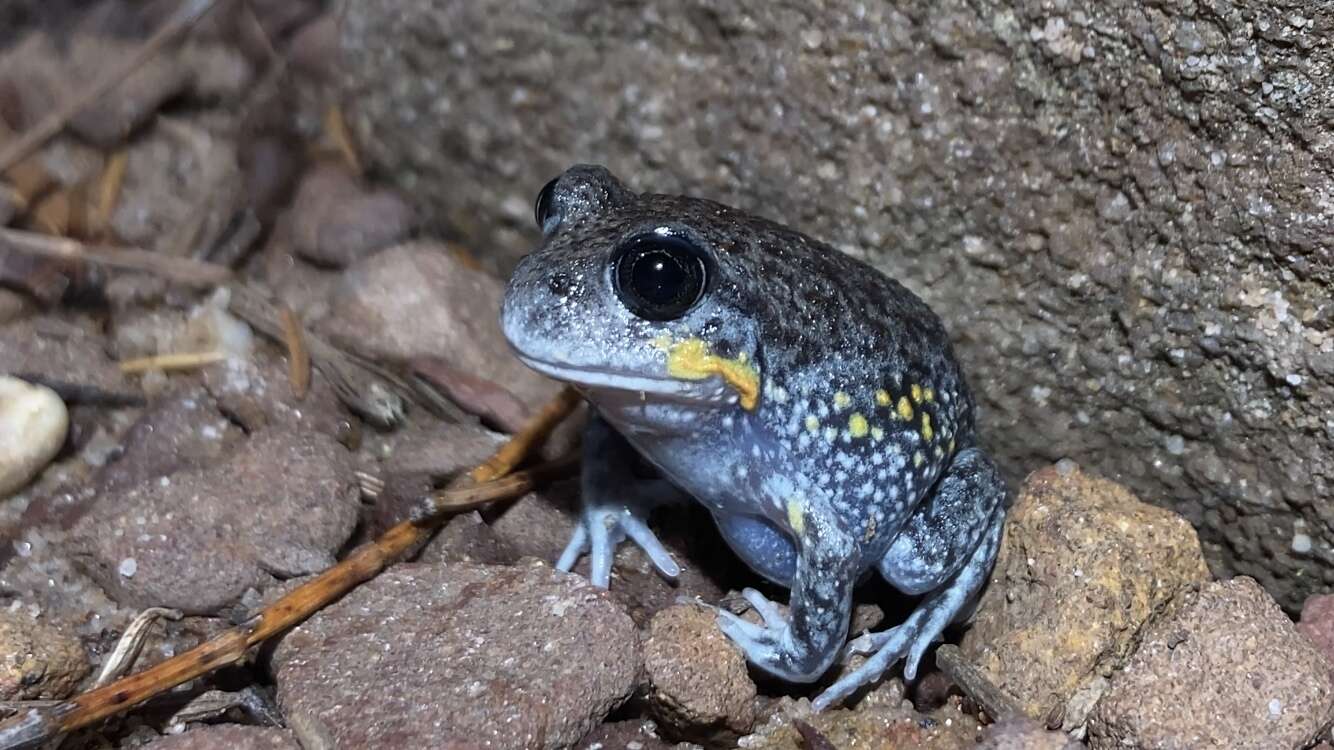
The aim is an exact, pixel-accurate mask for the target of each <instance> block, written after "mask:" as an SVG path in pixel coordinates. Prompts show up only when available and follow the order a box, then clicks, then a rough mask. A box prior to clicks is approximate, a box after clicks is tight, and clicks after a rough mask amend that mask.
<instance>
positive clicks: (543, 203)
mask: <svg viewBox="0 0 1334 750" xmlns="http://www.w3.org/2000/svg"><path fill="white" fill-rule="evenodd" d="M559 179H560V177H553V178H552V179H551V182H548V183H547V184H546V185H544V186H543V187H542V192H540V193H538V194H537V204H536V205H534V206H533V218H535V219H537V228H538V229H541V230H542V231H543V232H545V231H546V230H547V220H548V219H550V218H551V209H552V208H553V207H554V206H553V205H552V197H553V196H554V195H555V193H556V182H557V181H558V180H559Z"/></svg>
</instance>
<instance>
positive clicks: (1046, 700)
mask: <svg viewBox="0 0 1334 750" xmlns="http://www.w3.org/2000/svg"><path fill="white" fill-rule="evenodd" d="M1207 579H1208V570H1207V569H1206V567H1205V564H1204V559H1203V557H1202V556H1201V553H1200V544H1199V541H1198V540H1197V539H1196V537H1195V531H1194V530H1193V529H1191V527H1190V524H1188V523H1186V521H1185V519H1183V518H1180V517H1179V516H1176V515H1175V514H1173V513H1171V512H1170V511H1166V510H1162V509H1160V508H1156V507H1153V506H1151V505H1146V504H1144V503H1142V502H1140V501H1139V500H1137V499H1136V498H1135V497H1134V496H1133V495H1132V494H1131V493H1130V491H1129V490H1127V489H1125V488H1124V487H1121V486H1120V485H1117V484H1115V483H1113V482H1111V481H1108V480H1105V479H1101V478H1099V477H1096V476H1094V475H1092V474H1087V473H1085V472H1083V471H1082V470H1080V469H1079V468H1078V467H1077V466H1075V465H1074V464H1072V463H1065V464H1061V465H1059V466H1057V467H1049V468H1046V469H1043V470H1041V471H1037V472H1034V473H1033V474H1032V475H1031V476H1030V477H1029V478H1028V480H1027V481H1026V482H1025V483H1024V486H1023V487H1022V489H1021V490H1020V492H1019V497H1018V499H1017V500H1016V501H1015V504H1014V506H1013V508H1012V509H1011V510H1010V513H1009V516H1008V518H1007V520H1006V526H1005V539H1004V541H1003V543H1002V545H1001V552H1000V556H999V558H998V560H997V563H996V567H995V570H994V571H993V573H992V576H991V583H990V585H989V586H988V588H987V591H986V593H985V594H984V595H983V597H982V600H981V601H980V603H979V605H978V610H977V613H976V615H975V617H974V622H973V626H972V629H971V630H969V631H968V633H967V634H966V635H965V636H964V639H963V643H962V648H963V652H964V655H965V657H966V658H967V659H968V660H969V661H971V662H973V663H975V664H976V665H977V666H978V667H979V668H980V669H981V670H982V671H983V673H984V674H986V675H987V676H988V677H989V678H990V679H991V680H992V681H993V682H995V683H996V684H997V685H998V686H1000V687H1001V688H1002V689H1004V690H1005V691H1007V692H1009V693H1010V694H1011V695H1013V696H1014V697H1015V698H1017V699H1018V700H1019V703H1020V705H1021V706H1023V708H1024V710H1025V711H1026V712H1027V713H1028V714H1029V715H1030V716H1032V717H1034V718H1037V719H1039V720H1043V721H1045V720H1046V719H1047V717H1048V716H1050V715H1052V713H1053V712H1057V713H1059V714H1060V715H1061V716H1063V717H1064V727H1065V728H1066V729H1070V728H1074V727H1078V726H1080V725H1082V724H1083V721H1084V717H1085V716H1086V715H1087V713H1088V710H1089V709H1090V708H1091V707H1092V704H1093V702H1094V701H1096V700H1097V697H1098V694H1099V693H1100V691H1101V690H1103V689H1105V688H1106V675H1107V674H1108V673H1109V672H1110V671H1111V670H1112V669H1114V668H1115V667H1116V666H1117V665H1118V664H1120V663H1121V661H1122V660H1123V659H1124V658H1125V657H1126V655H1127V654H1128V653H1129V651H1130V649H1131V648H1132V647H1133V645H1134V643H1135V641H1136V636H1137V634H1138V632H1139V629H1140V627H1141V625H1142V624H1143V623H1144V621H1145V620H1147V619H1148V617H1149V615H1150V613H1152V612H1153V611H1154V609H1155V608H1158V607H1161V606H1162V605H1163V604H1165V603H1166V602H1167V601H1168V599H1169V598H1171V597H1172V595H1173V594H1175V593H1176V592H1177V591H1178V590H1179V589H1181V588H1182V587H1184V586H1187V585H1189V584H1193V583H1197V582H1200V581H1204V580H1207Z"/></svg>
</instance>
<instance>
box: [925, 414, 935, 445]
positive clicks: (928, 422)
mask: <svg viewBox="0 0 1334 750" xmlns="http://www.w3.org/2000/svg"><path fill="white" fill-rule="evenodd" d="M935 434H936V433H935V431H934V430H932V429H931V415H930V414H927V413H926V412H922V439H923V440H930V439H931V438H932V436H934V435H935Z"/></svg>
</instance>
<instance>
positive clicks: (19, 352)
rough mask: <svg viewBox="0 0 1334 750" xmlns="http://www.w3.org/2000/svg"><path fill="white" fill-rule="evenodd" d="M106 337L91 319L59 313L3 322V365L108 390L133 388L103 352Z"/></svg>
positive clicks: (0, 346)
mask: <svg viewBox="0 0 1334 750" xmlns="http://www.w3.org/2000/svg"><path fill="white" fill-rule="evenodd" d="M103 344H104V340H103V338H102V337H101V336H100V335H99V334H98V333H96V332H95V331H93V330H91V326H90V325H89V324H88V323H87V321H84V320H79V321H76V322H74V323H70V322H67V321H65V320H63V319H61V318H59V317H57V316H54V315H50V316H46V315H44V316H39V317H33V318H23V319H22V320H17V321H14V322H12V323H9V324H7V325H4V326H0V363H3V364H0V368H3V372H4V373H6V374H10V375H18V376H20V377H22V376H23V375H40V376H42V377H44V378H50V379H53V380H63V381H65V382H69V383H79V384H81V385H88V386H94V387H97V388H101V389H104V390H108V391H118V392H124V391H129V390H131V388H130V385H129V383H128V382H127V381H126V379H125V377H124V376H123V375H121V373H120V370H119V369H118V368H117V367H116V363H114V362H112V361H111V360H110V359H108V358H107V356H106V354H105V353H104V352H103Z"/></svg>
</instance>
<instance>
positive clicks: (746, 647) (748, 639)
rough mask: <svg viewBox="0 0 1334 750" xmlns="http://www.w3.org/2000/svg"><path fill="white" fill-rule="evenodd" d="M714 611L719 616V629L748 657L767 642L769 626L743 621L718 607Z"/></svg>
mask: <svg viewBox="0 0 1334 750" xmlns="http://www.w3.org/2000/svg"><path fill="white" fill-rule="evenodd" d="M714 609H715V611H716V612H717V614H718V627H719V629H721V630H722V631H723V635H725V636H727V637H728V638H731V639H732V642H733V643H735V644H736V645H737V646H739V647H740V648H741V650H742V651H743V652H745V653H746V655H747V656H749V655H750V653H751V648H752V647H757V646H759V644H761V643H762V642H764V641H765V640H766V638H767V636H768V632H769V630H770V628H769V627H768V626H767V625H757V624H755V623H753V622H750V621H749V620H743V619H741V618H740V617H738V616H737V615H734V614H732V613H731V612H728V611H727V610H725V609H719V608H716V607H715V608H714Z"/></svg>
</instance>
